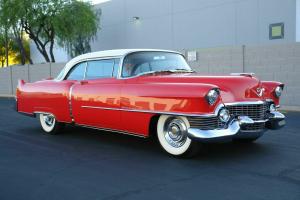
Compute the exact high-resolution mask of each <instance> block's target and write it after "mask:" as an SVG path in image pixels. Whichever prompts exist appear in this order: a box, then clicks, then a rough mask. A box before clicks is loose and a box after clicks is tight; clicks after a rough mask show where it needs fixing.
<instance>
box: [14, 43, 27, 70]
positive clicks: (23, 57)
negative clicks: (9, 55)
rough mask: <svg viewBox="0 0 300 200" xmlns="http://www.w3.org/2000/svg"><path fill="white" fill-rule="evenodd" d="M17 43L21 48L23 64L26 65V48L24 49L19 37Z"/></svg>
mask: <svg viewBox="0 0 300 200" xmlns="http://www.w3.org/2000/svg"><path fill="white" fill-rule="evenodd" d="M15 41H16V43H17V44H18V46H19V52H20V55H21V64H22V65H25V63H26V52H25V48H24V45H23V42H22V39H21V38H19V37H15Z"/></svg>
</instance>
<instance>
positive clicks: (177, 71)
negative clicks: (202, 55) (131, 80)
mask: <svg viewBox="0 0 300 200" xmlns="http://www.w3.org/2000/svg"><path fill="white" fill-rule="evenodd" d="M163 72H169V73H194V72H195V71H193V70H188V69H168V70H158V71H148V72H143V73H140V74H139V76H143V75H148V74H156V73H163Z"/></svg>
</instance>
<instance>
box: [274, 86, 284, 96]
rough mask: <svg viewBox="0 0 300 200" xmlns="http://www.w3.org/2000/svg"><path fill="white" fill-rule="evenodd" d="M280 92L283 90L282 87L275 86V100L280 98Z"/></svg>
mask: <svg viewBox="0 0 300 200" xmlns="http://www.w3.org/2000/svg"><path fill="white" fill-rule="evenodd" d="M282 90H283V87H282V86H277V87H276V88H275V96H276V97H277V98H279V97H280V96H281V93H282Z"/></svg>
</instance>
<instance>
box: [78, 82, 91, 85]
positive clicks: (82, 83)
mask: <svg viewBox="0 0 300 200" xmlns="http://www.w3.org/2000/svg"><path fill="white" fill-rule="evenodd" d="M88 83H89V82H88V81H80V85H85V84H88Z"/></svg>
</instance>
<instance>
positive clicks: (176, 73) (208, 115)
mask: <svg viewBox="0 0 300 200" xmlns="http://www.w3.org/2000/svg"><path fill="white" fill-rule="evenodd" d="M283 87H284V85H283V84H282V83H279V82H273V81H260V80H258V79H257V78H256V77H254V76H253V74H248V73H241V74H231V75H228V76H206V75H205V76H204V75H199V74H197V73H195V72H194V71H192V70H191V68H190V67H189V65H188V64H187V62H186V61H185V58H184V56H183V55H182V54H180V53H178V52H174V51H165V50H147V49H138V50H134V49H127V50H110V51H100V52H95V53H88V54H84V55H81V56H78V57H76V58H74V59H72V60H71V61H69V62H68V63H67V64H66V66H65V68H64V69H63V70H62V71H61V73H60V74H59V75H58V76H57V77H56V78H55V79H53V80H42V81H38V82H35V83H25V82H24V81H23V80H20V81H19V85H18V87H17V93H16V109H17V111H18V112H20V113H24V114H28V115H31V116H37V117H38V118H39V120H40V123H41V126H42V128H43V130H44V131H45V132H46V133H49V134H56V133H58V132H59V131H60V130H61V128H63V126H64V125H65V124H74V125H78V126H84V127H91V128H96V129H101V130H109V131H113V132H119V133H125V134H130V135H134V136H139V137H145V138H147V137H149V136H151V135H155V134H157V137H158V140H159V142H160V144H161V146H162V148H163V149H164V150H165V151H167V152H168V153H170V154H172V155H175V156H184V155H190V154H193V153H195V152H196V150H197V149H198V146H199V144H200V143H201V142H206V141H216V140H224V139H230V140H236V141H244V142H251V141H254V140H256V139H257V138H259V137H261V136H262V135H263V133H264V132H265V131H266V130H267V129H279V128H281V127H283V126H284V125H285V116H284V115H283V114H281V113H280V112H278V111H277V108H278V107H279V98H280V96H281V93H282V90H283Z"/></svg>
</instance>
